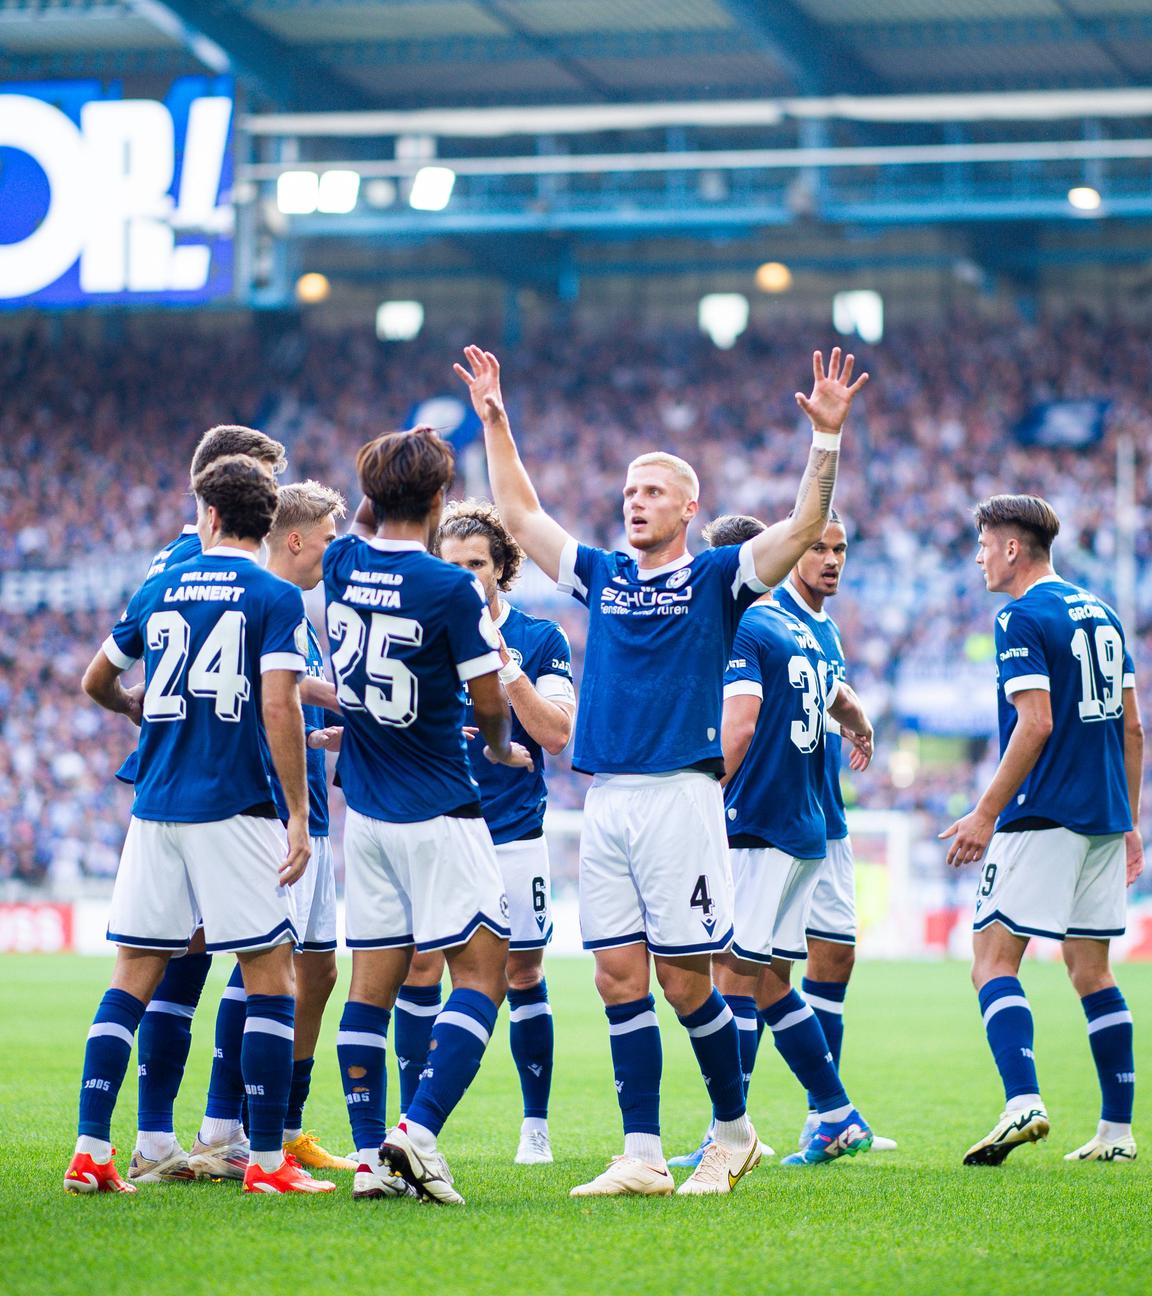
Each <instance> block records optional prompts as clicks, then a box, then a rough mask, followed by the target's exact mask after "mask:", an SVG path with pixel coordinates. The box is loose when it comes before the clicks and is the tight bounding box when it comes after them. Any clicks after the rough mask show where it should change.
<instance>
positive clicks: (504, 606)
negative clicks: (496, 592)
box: [492, 599, 512, 630]
mask: <svg viewBox="0 0 1152 1296" xmlns="http://www.w3.org/2000/svg"><path fill="white" fill-rule="evenodd" d="M511 611H512V604H511V603H505V602H504V600H503V599H501V600H500V615H499V616H498V617H497V618H496V620H495V621H493V622H492V624H493V625H494V626H495V627H496V629H497V630H499V629H500V627H501V626H502V625H503V624H504V622H505V621H507V620H508V616H509V614H510V613H511Z"/></svg>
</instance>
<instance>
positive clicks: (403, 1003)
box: [365, 985, 440, 1146]
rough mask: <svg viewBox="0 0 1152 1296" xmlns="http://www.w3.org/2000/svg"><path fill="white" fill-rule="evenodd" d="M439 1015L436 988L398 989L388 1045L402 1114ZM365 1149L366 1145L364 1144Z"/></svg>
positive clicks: (417, 1082) (416, 1083) (417, 1083)
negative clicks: (392, 1053)
mask: <svg viewBox="0 0 1152 1296" xmlns="http://www.w3.org/2000/svg"><path fill="white" fill-rule="evenodd" d="M439 1013H440V987H439V985H434V986H401V987H400V989H399V991H397V994H396V1028H395V1031H394V1033H393V1037H392V1045H393V1047H394V1048H395V1050H396V1067H397V1070H398V1071H399V1073H400V1110H401V1111H402V1112H406V1111H407V1110H408V1108H409V1107H410V1106H411V1105H412V1099H413V1098H415V1097H416V1090H417V1089H418V1088H419V1086H420V1073H421V1071H423V1070H424V1067H425V1064H426V1063H427V1061H428V1043H429V1041H430V1040H431V1039H432V1027H433V1026H434V1025H435V1024H436V1018H437V1016H438V1015H439ZM365 1146H367V1144H365Z"/></svg>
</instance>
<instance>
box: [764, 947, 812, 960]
mask: <svg viewBox="0 0 1152 1296" xmlns="http://www.w3.org/2000/svg"><path fill="white" fill-rule="evenodd" d="M772 957H773V958H774V959H784V961H785V962H787V963H803V962H805V961H806V960H807V958H808V951H807V950H783V949H777V948H776V946H775V945H773V946H772Z"/></svg>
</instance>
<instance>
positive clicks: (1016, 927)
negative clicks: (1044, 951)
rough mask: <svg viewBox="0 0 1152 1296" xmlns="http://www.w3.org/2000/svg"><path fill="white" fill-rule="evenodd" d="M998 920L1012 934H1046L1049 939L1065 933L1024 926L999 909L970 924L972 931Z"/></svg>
mask: <svg viewBox="0 0 1152 1296" xmlns="http://www.w3.org/2000/svg"><path fill="white" fill-rule="evenodd" d="M994 922H998V923H999V924H1000V925H1001V926H1002V927H1007V929H1008V930H1009V931H1010V932H1011V933H1012V934H1013V935H1014V936H1046V937H1047V938H1048V939H1049V940H1063V939H1064V937H1065V935H1066V934H1067V933H1065V932H1054V931H1044V930H1043V929H1042V928H1039V927H1024V926H1022V925H1021V924H1020V923H1015V922H1013V921H1012V919H1011V918H1009V917H1008V916H1007V915H1006V914H1002V913H1001V912H1000V910H999V909H997V910H996V911H995V913H990V914H989V915H988V917H987V918H980V919H979V920H978V921H976V922H974V923H973V924H972V930H973V931H983V930H984V928H985V927H988V926H990V925H991V924H992V923H994Z"/></svg>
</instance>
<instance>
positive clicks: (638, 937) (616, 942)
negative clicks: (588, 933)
mask: <svg viewBox="0 0 1152 1296" xmlns="http://www.w3.org/2000/svg"><path fill="white" fill-rule="evenodd" d="M644 941H645V936H644V933H643V932H642V931H641V932H632V934H631V935H629V936H605V937H604V938H603V939H602V940H586V941H584V942H582V943H583V945H584V948H585V949H586V950H598V949H616V948H617V947H618V946H620V945H643V944H644Z"/></svg>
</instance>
